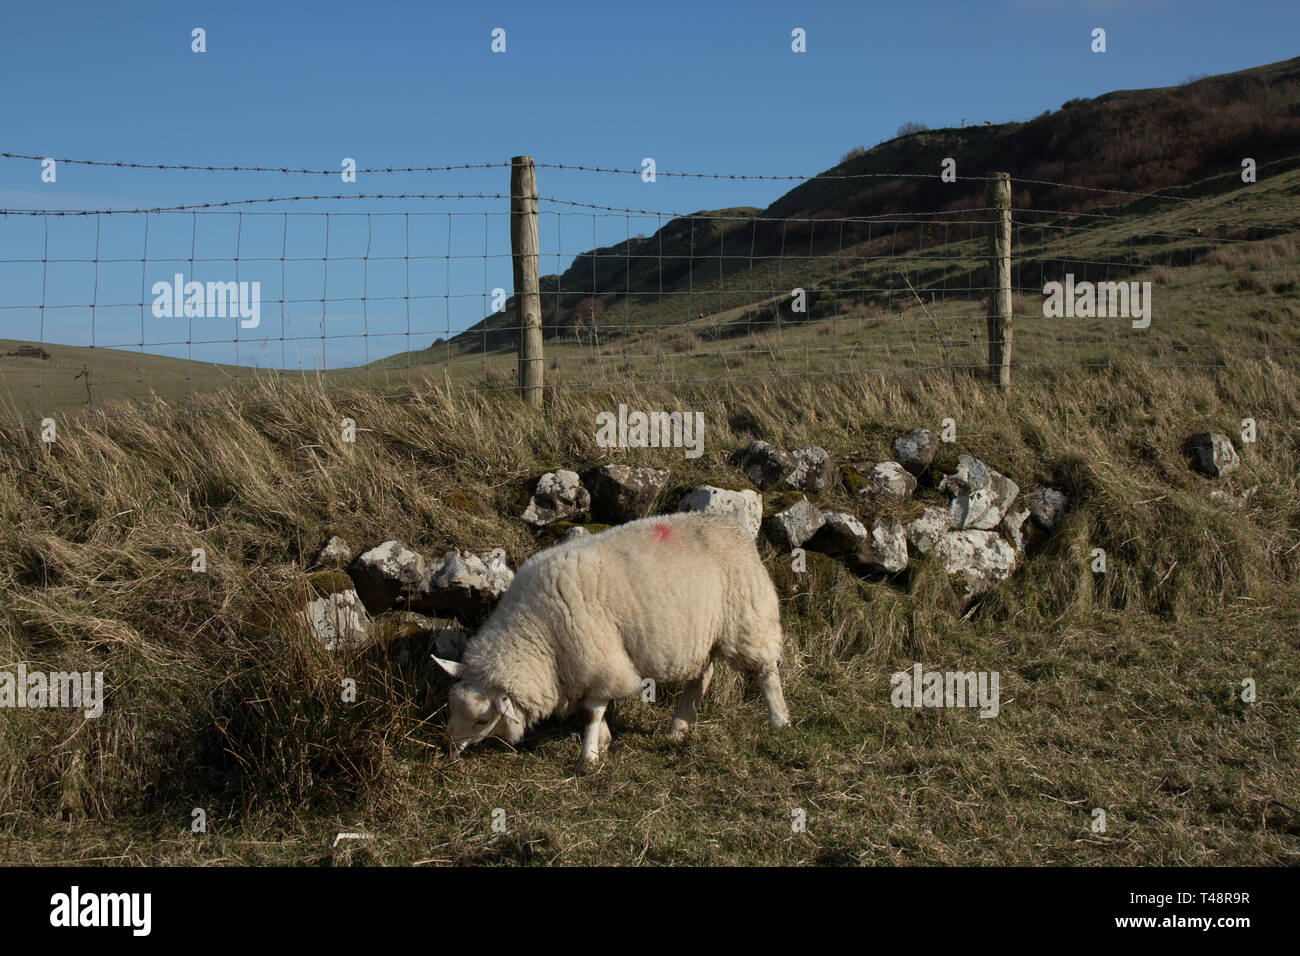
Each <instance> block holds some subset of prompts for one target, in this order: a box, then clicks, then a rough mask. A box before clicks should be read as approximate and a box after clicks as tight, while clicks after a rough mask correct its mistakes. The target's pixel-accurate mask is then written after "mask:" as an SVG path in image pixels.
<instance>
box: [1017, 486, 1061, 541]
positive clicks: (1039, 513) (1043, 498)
mask: <svg viewBox="0 0 1300 956" xmlns="http://www.w3.org/2000/svg"><path fill="white" fill-rule="evenodd" d="M1025 504H1026V505H1027V506H1028V507H1029V514H1030V517H1032V518H1033V519H1034V524H1036V525H1038V527H1040V528H1042V529H1043V530H1044V531H1055V530H1056V529H1057V528H1058V527H1060V525H1061V522H1062V521H1064V520H1065V512H1066V511H1067V510H1069V507H1070V496H1069V495H1067V494H1066V493H1065V492H1064V491H1057V490H1056V489H1055V488H1035V489H1034V490H1033V491H1031V492H1029V494H1027V495H1025Z"/></svg>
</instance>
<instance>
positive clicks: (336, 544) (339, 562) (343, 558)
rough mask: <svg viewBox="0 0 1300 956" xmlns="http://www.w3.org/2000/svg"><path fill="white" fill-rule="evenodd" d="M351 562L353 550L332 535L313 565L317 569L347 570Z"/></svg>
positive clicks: (322, 546)
mask: <svg viewBox="0 0 1300 956" xmlns="http://www.w3.org/2000/svg"><path fill="white" fill-rule="evenodd" d="M351 561H352V548H351V547H349V545H348V543H347V542H346V541H344V540H343V539H342V538H340V537H339V536H338V535H336V534H335V535H330V539H329V540H328V541H326V542H325V543H324V544H323V545H321V547H320V550H319V551H317V552H316V556H315V557H314V558H312V561H311V564H312V567H315V568H346V567H347V566H348V564H349V563H350V562H351Z"/></svg>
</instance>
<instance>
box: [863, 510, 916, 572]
mask: <svg viewBox="0 0 1300 956" xmlns="http://www.w3.org/2000/svg"><path fill="white" fill-rule="evenodd" d="M854 563H856V564H857V565H858V567H860V568H863V569H865V570H868V571H884V572H886V573H887V574H897V573H898V572H899V571H902V570H904V569H905V568H906V567H907V535H906V534H905V532H904V530H903V523H902V522H901V521H899V520H898V519H897V518H893V517H891V516H889V515H880V516H879V517H877V518H876V520H875V521H873V522H872V523H871V531H870V533H869V534H868V536H867V540H866V541H864V542H863V543H862V544H861V545H860V546H859V548H858V550H857V551H856V552H854Z"/></svg>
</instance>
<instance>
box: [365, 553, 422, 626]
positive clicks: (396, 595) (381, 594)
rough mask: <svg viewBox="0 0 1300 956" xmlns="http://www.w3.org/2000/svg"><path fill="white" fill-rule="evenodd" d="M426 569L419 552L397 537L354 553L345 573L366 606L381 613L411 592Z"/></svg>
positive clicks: (418, 583)
mask: <svg viewBox="0 0 1300 956" xmlns="http://www.w3.org/2000/svg"><path fill="white" fill-rule="evenodd" d="M427 570H428V568H427V565H426V562H425V560H424V557H423V556H422V555H419V554H417V553H416V552H414V551H412V550H411V549H410V548H408V547H407V546H406V545H404V544H402V542H400V541H385V542H384V543H383V544H381V545H379V546H378V547H375V548H371V549H370V550H369V551H366V552H364V553H362V554H360V555H358V556H357V559H356V560H355V561H353V562H352V564H351V565H350V566H349V567H348V574H349V575H350V576H351V578H352V580H353V581H354V582H355V583H356V588H357V594H358V596H360V598H361V601H362V603H363V604H364V605H365V606H366V610H367V611H369V612H370V613H371V614H382V613H383V612H384V611H387V610H389V609H390V608H392V607H393V605H395V604H396V603H397V602H398V601H399V600H405V599H406V598H408V597H409V596H410V595H411V594H412V593H414V592H415V591H416V590H417V589H418V588H419V586H420V582H421V581H422V580H423V579H424V576H425V573H426V571H427Z"/></svg>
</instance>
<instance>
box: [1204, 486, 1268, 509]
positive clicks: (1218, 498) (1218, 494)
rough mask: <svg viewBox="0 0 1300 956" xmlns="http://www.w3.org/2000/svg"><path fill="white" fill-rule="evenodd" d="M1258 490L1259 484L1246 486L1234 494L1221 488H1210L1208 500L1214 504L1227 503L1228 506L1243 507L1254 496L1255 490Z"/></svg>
mask: <svg viewBox="0 0 1300 956" xmlns="http://www.w3.org/2000/svg"><path fill="white" fill-rule="evenodd" d="M1257 491H1259V485H1254V486H1252V487H1250V488H1247V489H1246V490H1245V491H1243V492H1242V493H1241V494H1239V495H1234V494H1233V493H1232V492H1230V491H1225V490H1224V489H1222V488H1211V489H1210V500H1211V501H1213V502H1215V503H1216V504H1221V505H1227V506H1228V507H1230V508H1244V507H1245V506H1246V505H1248V504H1250V499H1251V498H1253V497H1255V492H1257Z"/></svg>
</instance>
